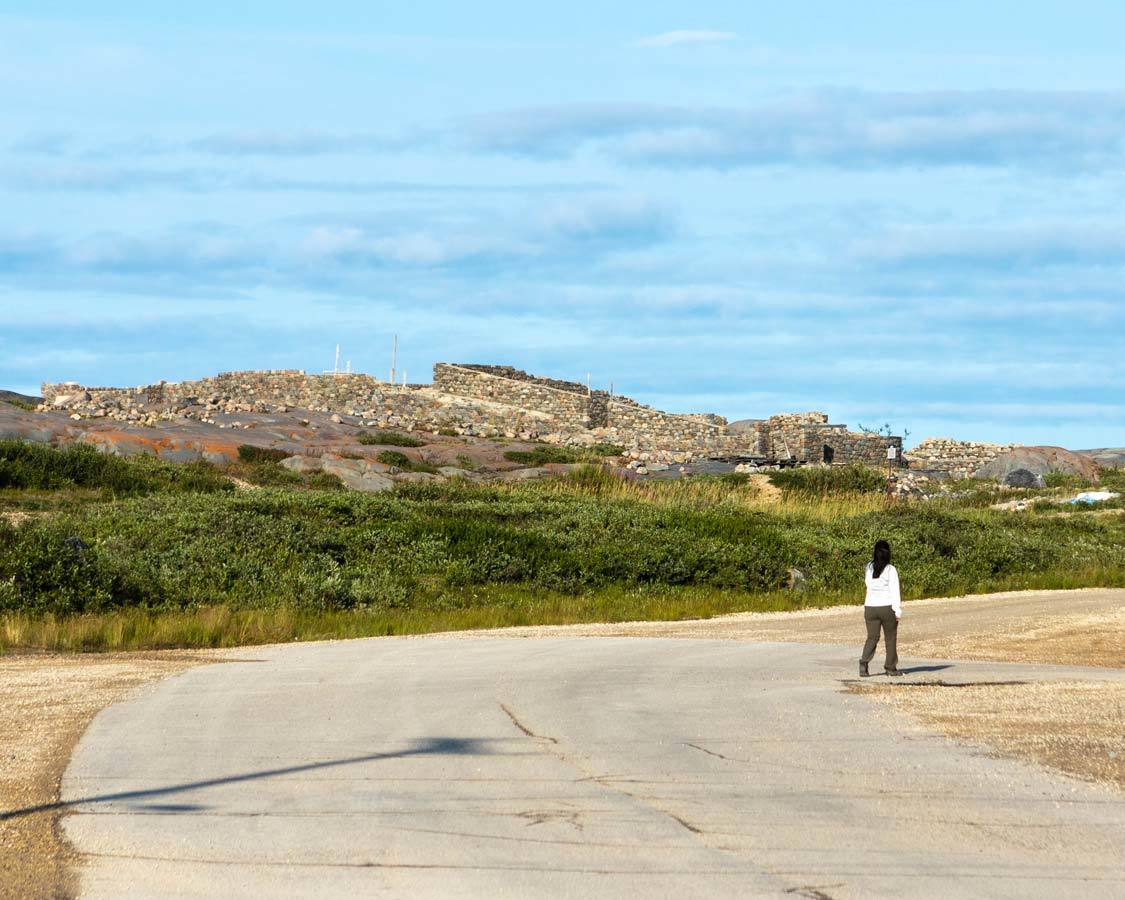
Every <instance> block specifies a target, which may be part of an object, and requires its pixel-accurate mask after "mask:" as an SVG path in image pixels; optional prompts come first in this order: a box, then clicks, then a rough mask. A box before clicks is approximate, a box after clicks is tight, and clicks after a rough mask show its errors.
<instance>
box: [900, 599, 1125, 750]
mask: <svg viewBox="0 0 1125 900" xmlns="http://www.w3.org/2000/svg"><path fill="white" fill-rule="evenodd" d="M900 648H901V649H900V651H899V652H900V653H902V652H904V650H905V651H906V652H909V653H911V654H913V655H914V656H935V657H941V658H942V659H975V660H1002V661H1004V662H1028V663H1030V662H1035V663H1054V664H1059V665H1072V666H1103V667H1106V668H1115V669H1120V668H1125V607H1123V608H1120V609H1116V610H1110V611H1108V612H1103V613H1092V614H1087V615H1081V614H1075V615H1056V616H1042V617H1036V618H1031V619H1012V620H1009V621H1006V622H1003V623H1000V625H999V627H997V628H996V629H995V630H991V631H989V630H984V631H982V632H980V633H978V634H965V633H954V634H949V635H946V636H944V637H935V638H930V639H922V640H914V641H910V640H907V641H905V642H902V643H900ZM1122 728H1123V730H1125V721H1123V724H1122Z"/></svg>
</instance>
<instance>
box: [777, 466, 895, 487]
mask: <svg viewBox="0 0 1125 900" xmlns="http://www.w3.org/2000/svg"><path fill="white" fill-rule="evenodd" d="M769 479H770V482H771V483H772V484H773V485H775V486H776V487H779V488H781V490H782V491H784V492H785V493H791V494H804V495H817V494H820V495H824V494H848V493H854V494H862V493H872V492H876V491H884V490H886V487H887V477H886V475H884V474H883V473H882V472H880V471H879V470H878V469H873V468H871V467H870V466H865V465H861V464H859V463H849V464H848V465H846V466H802V467H800V468H796V469H779V470H778V471H776V472H771V473H770V475H769Z"/></svg>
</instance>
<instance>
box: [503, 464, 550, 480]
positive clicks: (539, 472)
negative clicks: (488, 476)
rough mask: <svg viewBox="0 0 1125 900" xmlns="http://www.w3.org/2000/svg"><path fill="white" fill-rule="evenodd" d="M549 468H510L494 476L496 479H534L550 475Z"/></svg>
mask: <svg viewBox="0 0 1125 900" xmlns="http://www.w3.org/2000/svg"><path fill="white" fill-rule="evenodd" d="M551 474H552V472H551V470H550V469H546V468H543V467H541V466H539V467H535V468H530V469H512V470H511V471H508V472H501V473H499V474H498V475H497V476H496V480H497V481H534V480H535V479H536V478H546V477H547V476H549V475H551Z"/></svg>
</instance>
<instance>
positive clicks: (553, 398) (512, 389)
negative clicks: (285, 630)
mask: <svg viewBox="0 0 1125 900" xmlns="http://www.w3.org/2000/svg"><path fill="white" fill-rule="evenodd" d="M43 397H44V405H43V408H46V409H59V410H66V411H69V412H70V413H71V414H72V416H74V417H77V418H86V417H93V418H104V417H108V418H113V419H119V420H122V421H127V422H133V423H137V424H145V425H156V424H157V423H158V422H160V421H161V420H169V419H175V418H181V417H183V418H194V419H199V420H201V421H203V422H210V423H213V424H215V423H218V424H222V425H223V427H240V423H239V422H238V421H231V419H232V416H233V415H234V414H237V413H240V412H256V413H273V412H277V411H283V412H284V411H288V410H291V409H310V410H318V411H322V412H334V413H339V414H341V415H348V416H352V417H355V418H356V419H359V420H361V421H362V422H363V423H364V424H366V425H369V426H371V425H374V426H378V427H393V428H405V429H412V428H422V429H427V430H433V431H437V430H445V429H451V430H453V431H455V432H456V433H458V434H466V435H481V436H490V437H491V436H499V437H508V438H522V439H529V440H543V441H547V442H550V443H560V444H578V445H580V444H589V443H593V442H605V443H613V444H620V445H622V446H623V447H625V448H626V449H627V450H628V451H629V452H630V453H632V454H634V455H636V454H645V455H647V456H649V457H650V458H652V459H658V460H662V461H667V462H684V461H687V460H688V459H691V458H696V457H701V456H707V455H709V454H723V455H732V456H748V457H756V458H771V457H772V458H781V459H787V458H789V459H794V460H796V461H799V462H809V463H818V462H821V461H823V460H824V458H825V453H824V448H825V447H826V446H828V447H830V448H831V450H832V456H833V462H835V463H844V462H848V461H850V460H853V459H859V460H863V461H865V462H871V463H873V464H879V465H881V464H882V463H883V462H884V461H885V458H886V447H887V445H888V444H895V445H896V446H899V447H901V443H902V442H901V439H899V438H883V437H880V436H873V435H868V434H857V433H853V432H849V431H847V430H846V428H845V427H844V426H843V425H832V424H829V423H828V417H827V416H826V415H825V414H824V413H819V412H810V413H793V414H785V415H778V416H773V417H771V418H770V419H766V420H761V421H758V422H754V423H753V425H752V427H749V428H747V427H743V428H741V429H740V430H738V431H732V430H731V429H730V428H728V426H727V421H726V419H724V418H723V417H721V416H716V415H711V414H689V415H679V414H675V413H668V412H663V411H661V410H658V409H653V408H651V407H648V406H644V405H643V404H640V403H638V402H637V401H636V400H632V399H630V398H628V397H621V396H611V395H609V394H608V393H607V392H605V391H587V389H586V387H585V385H581V384H578V383H576V382H566V381H558V380H555V379H545V378H536V377H534V376H531V375H528V374H527V373H525V372H520V371H519V370H516V369H512V368H510V367H506V366H460V365H453V364H449V363H438V364H437V365H435V366H434V382H433V385H432V386H425V385H392V384H388V383H386V382H382V381H379V380H378V379H376V378H373V377H372V376H370V375H363V374H351V373H349V374H336V375H332V374H330V375H309V374H307V373H305V372H304V371H301V370H296V369H285V370H274V371H256V372H224V373H221V374H219V375H216V376H213V377H210V378H203V379H199V380H196V381H185V382H179V383H168V382H160V383H158V384H154V385H145V386H142V387H136V388H95V387H83V386H80V385H75V384H44V385H43ZM220 420H222V421H220ZM243 427H245V426H243Z"/></svg>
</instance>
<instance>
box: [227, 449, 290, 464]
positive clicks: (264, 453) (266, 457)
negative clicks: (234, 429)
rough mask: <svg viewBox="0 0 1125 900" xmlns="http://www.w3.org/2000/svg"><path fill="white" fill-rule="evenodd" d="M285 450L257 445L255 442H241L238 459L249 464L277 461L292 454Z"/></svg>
mask: <svg viewBox="0 0 1125 900" xmlns="http://www.w3.org/2000/svg"><path fill="white" fill-rule="evenodd" d="M292 455H293V454H292V453H288V452H286V451H285V450H278V449H275V448H273V447H255V446H254V445H253V444H241V445H239V448H238V459H239V461H240V462H244V463H248V464H251V465H253V464H256V463H277V462H281V461H282V460H283V459H288V458H289V457H290V456H292Z"/></svg>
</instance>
